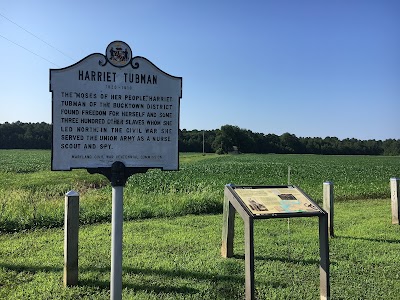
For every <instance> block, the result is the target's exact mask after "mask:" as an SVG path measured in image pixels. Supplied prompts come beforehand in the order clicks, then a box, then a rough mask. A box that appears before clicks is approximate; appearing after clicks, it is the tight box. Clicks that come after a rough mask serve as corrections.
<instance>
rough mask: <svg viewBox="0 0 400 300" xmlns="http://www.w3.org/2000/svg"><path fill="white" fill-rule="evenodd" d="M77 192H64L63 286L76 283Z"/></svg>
mask: <svg viewBox="0 0 400 300" xmlns="http://www.w3.org/2000/svg"><path fill="white" fill-rule="evenodd" d="M78 235H79V194H78V193H77V192H75V191H69V192H68V193H66V194H65V212H64V287H67V286H73V285H77V284H78Z"/></svg>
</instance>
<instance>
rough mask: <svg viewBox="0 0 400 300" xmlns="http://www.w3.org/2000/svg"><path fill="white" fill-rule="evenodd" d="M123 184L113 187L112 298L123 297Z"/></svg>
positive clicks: (115, 299)
mask: <svg viewBox="0 0 400 300" xmlns="http://www.w3.org/2000/svg"><path fill="white" fill-rule="evenodd" d="M123 194H124V187H123V186H113V187H112V220H111V279H110V295H111V296H110V298H111V299H112V300H119V299H122V224H123V217H124V216H123V197H124V196H123Z"/></svg>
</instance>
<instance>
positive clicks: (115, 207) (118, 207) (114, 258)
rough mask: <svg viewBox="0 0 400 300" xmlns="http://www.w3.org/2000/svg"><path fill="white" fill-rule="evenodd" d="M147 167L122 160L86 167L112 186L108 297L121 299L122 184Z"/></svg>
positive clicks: (113, 299) (112, 299) (115, 299)
mask: <svg viewBox="0 0 400 300" xmlns="http://www.w3.org/2000/svg"><path fill="white" fill-rule="evenodd" d="M147 169H148V168H126V167H125V165H124V163H123V162H120V161H116V162H114V163H113V164H112V166H111V168H97V169H88V171H89V173H91V174H94V173H99V174H102V175H104V176H106V177H107V178H108V179H109V180H110V183H111V186H112V217H111V276H110V299H111V300H121V299H122V240H123V220H124V214H123V212H124V209H123V203H124V186H125V183H126V181H127V180H128V178H129V176H131V175H133V174H136V173H144V172H146V171H147Z"/></svg>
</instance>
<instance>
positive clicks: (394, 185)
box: [390, 177, 400, 224]
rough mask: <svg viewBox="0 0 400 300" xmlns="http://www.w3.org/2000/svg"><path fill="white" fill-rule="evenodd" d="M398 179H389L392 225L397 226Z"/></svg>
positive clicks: (398, 211)
mask: <svg viewBox="0 0 400 300" xmlns="http://www.w3.org/2000/svg"><path fill="white" fill-rule="evenodd" d="M399 186H400V178H395V177H394V178H390V193H391V198H392V224H399V216H400V206H399V202H400V194H399V189H400V188H399Z"/></svg>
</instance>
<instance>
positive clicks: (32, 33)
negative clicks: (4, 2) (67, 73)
mask: <svg viewBox="0 0 400 300" xmlns="http://www.w3.org/2000/svg"><path fill="white" fill-rule="evenodd" d="M0 16H2V17H3V18H4V19H6V20H7V21H9V22H11V23H13V24H14V25H16V26H18V27H19V28H21V29H22V30H24V31H25V32H27V33H29V34H30V35H32V36H34V37H35V38H37V39H38V40H39V41H41V42H43V43H45V44H46V45H47V46H49V47H51V48H53V49H54V50H56V51H58V52H60V53H61V54H62V55H64V56H66V57H68V58H69V59H71V60H72V61H75V59H73V58H72V57H71V56H69V55H67V54H65V53H64V52H62V51H61V50H59V49H57V48H56V47H54V46H53V45H51V44H49V43H48V42H46V41H45V40H43V39H41V38H40V37H38V36H37V35H35V34H33V33H32V32H30V31H29V30H27V29H25V28H24V27H22V26H21V25H18V24H17V23H15V22H14V21H12V20H10V19H9V18H7V17H6V16H5V15H3V14H1V13H0ZM14 44H15V43H14ZM18 46H19V45H18Z"/></svg>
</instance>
